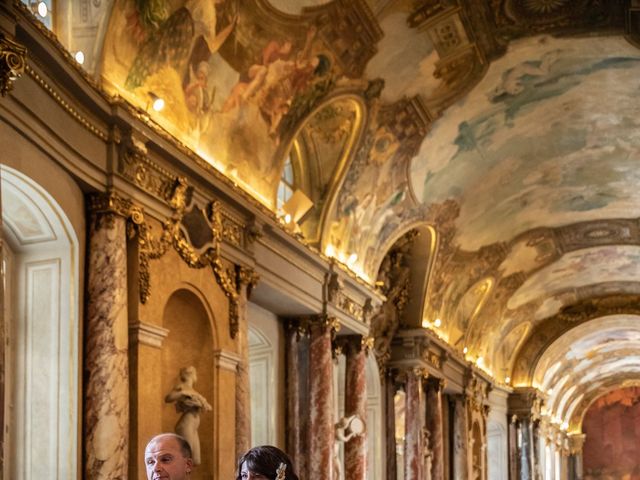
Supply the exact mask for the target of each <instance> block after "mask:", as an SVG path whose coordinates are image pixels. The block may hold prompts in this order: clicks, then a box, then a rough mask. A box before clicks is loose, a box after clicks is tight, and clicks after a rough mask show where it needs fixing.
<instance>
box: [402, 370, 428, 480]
mask: <svg viewBox="0 0 640 480" xmlns="http://www.w3.org/2000/svg"><path fill="white" fill-rule="evenodd" d="M422 379H423V373H422V372H421V371H420V370H416V371H414V372H409V373H408V374H407V381H406V384H405V393H406V407H405V408H406V409H405V440H404V464H405V466H404V478H405V479H406V480H422V478H423V466H424V451H423V437H424V428H423V425H424V418H423V406H424V395H423V390H422Z"/></svg>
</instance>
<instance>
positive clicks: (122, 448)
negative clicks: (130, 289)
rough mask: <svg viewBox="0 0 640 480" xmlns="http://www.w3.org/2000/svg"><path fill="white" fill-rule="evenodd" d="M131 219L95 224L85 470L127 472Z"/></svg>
mask: <svg viewBox="0 0 640 480" xmlns="http://www.w3.org/2000/svg"><path fill="white" fill-rule="evenodd" d="M125 227H126V222H125V219H124V218H123V217H121V216H118V215H116V214H114V213H110V212H100V213H98V214H94V215H92V218H91V221H90V227H89V257H88V264H89V265H88V282H87V283H88V286H87V300H88V305H87V318H86V332H85V338H86V344H85V355H84V356H85V378H86V383H85V400H84V418H85V421H84V425H85V426H84V442H85V447H84V448H85V469H84V470H85V475H84V478H90V479H92V480H99V479H105V480H107V479H108V480H112V479H114V478H127V466H128V451H129V368H128V358H127V344H128V322H127V268H126V266H127V258H126V228H125Z"/></svg>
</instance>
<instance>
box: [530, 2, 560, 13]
mask: <svg viewBox="0 0 640 480" xmlns="http://www.w3.org/2000/svg"><path fill="white" fill-rule="evenodd" d="M567 1H568V0H524V6H525V7H526V9H527V10H529V11H530V12H533V13H538V14H542V15H544V14H546V13H551V12H553V11H554V10H558V9H559V8H560V7H562V6H564V5H565V4H566V3H567Z"/></svg>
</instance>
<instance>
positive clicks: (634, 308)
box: [511, 295, 640, 386]
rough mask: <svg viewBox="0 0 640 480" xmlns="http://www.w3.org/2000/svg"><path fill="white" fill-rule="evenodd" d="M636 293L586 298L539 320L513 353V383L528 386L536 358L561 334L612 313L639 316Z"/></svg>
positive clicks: (536, 361) (536, 362) (639, 307)
mask: <svg viewBox="0 0 640 480" xmlns="http://www.w3.org/2000/svg"><path fill="white" fill-rule="evenodd" d="M639 305H640V302H639V298H638V295H610V296H606V297H599V298H593V299H587V300H585V301H582V302H579V303H576V304H574V305H569V306H566V307H564V308H563V309H562V310H561V311H560V312H559V313H558V314H556V315H553V316H551V317H548V318H546V319H544V320H542V321H541V322H539V323H538V324H537V325H536V326H535V327H534V328H532V329H531V331H530V332H529V334H528V336H527V340H525V341H524V342H523V343H522V347H520V349H519V351H518V352H517V353H516V354H515V355H514V362H513V366H512V375H511V379H512V383H513V385H516V386H518V385H530V384H531V382H532V380H533V374H534V372H535V369H536V365H537V364H538V360H539V359H540V357H541V356H542V354H543V353H544V352H545V350H546V349H547V348H548V347H549V346H550V345H551V344H552V343H553V342H554V341H556V340H557V339H558V338H560V336H562V335H563V334H564V333H566V332H568V331H569V330H571V329H573V328H575V327H577V326H579V325H582V324H583V323H585V322H588V321H590V320H593V319H595V318H598V317H604V316H607V315H615V314H630V315H640V306H639Z"/></svg>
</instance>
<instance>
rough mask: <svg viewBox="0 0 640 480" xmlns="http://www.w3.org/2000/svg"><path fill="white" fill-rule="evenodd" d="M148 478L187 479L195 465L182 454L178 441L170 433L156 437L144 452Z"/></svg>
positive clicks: (155, 479)
mask: <svg viewBox="0 0 640 480" xmlns="http://www.w3.org/2000/svg"><path fill="white" fill-rule="evenodd" d="M144 463H145V466H146V468H147V479H148V480H160V479H162V480H185V479H187V478H189V473H190V472H191V468H192V467H193V462H192V461H191V459H190V458H186V457H185V456H184V455H183V454H182V450H181V449H180V444H179V443H178V441H177V440H176V439H175V438H174V437H172V436H169V435H166V436H164V435H161V436H158V437H155V438H154V439H153V440H151V441H150V442H149V444H148V445H147V448H146V450H145V452H144Z"/></svg>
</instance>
